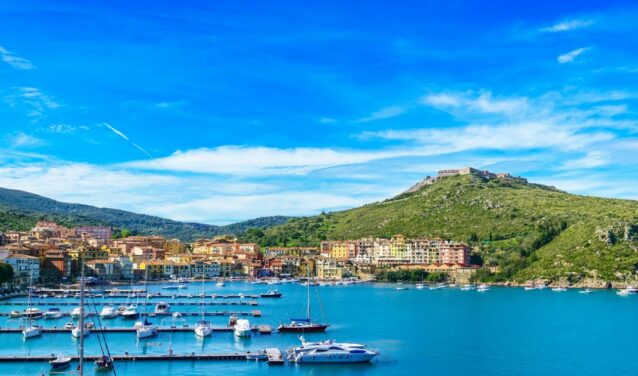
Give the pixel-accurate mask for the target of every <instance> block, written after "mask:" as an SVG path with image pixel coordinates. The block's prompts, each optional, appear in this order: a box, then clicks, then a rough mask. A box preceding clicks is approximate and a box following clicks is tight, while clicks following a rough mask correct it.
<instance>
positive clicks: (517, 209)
mask: <svg viewBox="0 0 638 376" xmlns="http://www.w3.org/2000/svg"><path fill="white" fill-rule="evenodd" d="M637 224H638V202H636V201H630V200H619V199H605V198H596V197H587V196H578V195H572V194H569V193H566V192H562V191H559V190H557V189H555V188H553V187H547V186H542V185H538V184H530V183H524V182H521V181H515V180H506V179H492V180H483V179H481V178H479V177H477V176H455V177H448V178H444V179H441V180H439V181H438V182H436V183H435V184H432V185H428V186H425V187H423V188H421V189H420V190H418V191H416V192H412V193H404V194H401V195H399V196H397V197H394V198H392V199H389V200H386V201H383V202H377V203H373V204H369V205H365V206H362V207H359V208H356V209H351V210H346V211H340V212H334V213H328V214H321V215H318V216H315V217H306V218H295V219H292V220H290V221H288V222H287V223H285V224H283V225H280V226H275V227H272V228H269V229H263V230H248V231H246V232H245V233H244V234H243V236H242V238H243V239H245V240H250V241H254V242H258V243H260V244H262V245H265V246H266V245H280V246H305V245H317V244H318V243H319V242H320V241H321V240H325V239H357V238H362V237H386V238H387V237H391V236H392V235H395V234H403V235H406V236H409V237H418V236H430V237H442V238H446V239H452V240H457V241H464V242H467V243H468V244H470V245H471V246H472V247H473V248H474V249H475V251H476V255H475V256H474V258H473V259H474V260H476V261H479V262H481V263H483V264H484V265H485V266H486V268H485V269H483V270H482V271H481V274H479V276H480V277H482V278H483V279H485V280H492V281H505V280H518V281H522V280H526V279H533V278H547V279H554V280H556V279H565V278H569V280H570V281H573V282H576V281H578V280H580V279H583V278H601V279H607V280H619V279H621V280H622V279H627V278H635V274H636V273H635V272H636V266H637V265H638V249H637V247H638V235H637V234H638V225H637ZM488 267H494V268H492V270H494V269H496V270H497V271H496V272H495V273H491V272H489V269H488Z"/></svg>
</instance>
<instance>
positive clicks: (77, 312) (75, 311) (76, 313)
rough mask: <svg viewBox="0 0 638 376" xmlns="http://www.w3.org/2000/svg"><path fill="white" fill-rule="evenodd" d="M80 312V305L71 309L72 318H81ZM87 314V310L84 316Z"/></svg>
mask: <svg viewBox="0 0 638 376" xmlns="http://www.w3.org/2000/svg"><path fill="white" fill-rule="evenodd" d="M80 312H81V311H80V307H75V308H73V310H72V311H71V318H74V319H78V318H80ZM86 316H87V315H86V312H84V317H86Z"/></svg>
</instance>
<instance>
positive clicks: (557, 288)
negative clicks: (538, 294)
mask: <svg viewBox="0 0 638 376" xmlns="http://www.w3.org/2000/svg"><path fill="white" fill-rule="evenodd" d="M552 291H555V292H563V291H567V289H566V288H564V287H554V288H553V289H552Z"/></svg>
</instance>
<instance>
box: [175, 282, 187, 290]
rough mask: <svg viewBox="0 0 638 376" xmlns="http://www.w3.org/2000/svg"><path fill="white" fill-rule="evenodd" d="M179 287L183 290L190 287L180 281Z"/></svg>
mask: <svg viewBox="0 0 638 376" xmlns="http://www.w3.org/2000/svg"><path fill="white" fill-rule="evenodd" d="M177 288H178V289H180V290H181V289H186V288H188V286H186V285H185V284H183V283H180V284H179V285H177Z"/></svg>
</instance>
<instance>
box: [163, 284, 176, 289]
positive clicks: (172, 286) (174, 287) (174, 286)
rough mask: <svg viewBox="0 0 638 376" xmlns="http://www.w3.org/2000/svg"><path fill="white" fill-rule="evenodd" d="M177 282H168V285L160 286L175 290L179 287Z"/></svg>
mask: <svg viewBox="0 0 638 376" xmlns="http://www.w3.org/2000/svg"><path fill="white" fill-rule="evenodd" d="M178 286H179V285H178V284H177V283H169V284H168V285H164V286H162V288H163V289H164V290H177V289H178V288H179V287H178Z"/></svg>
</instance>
